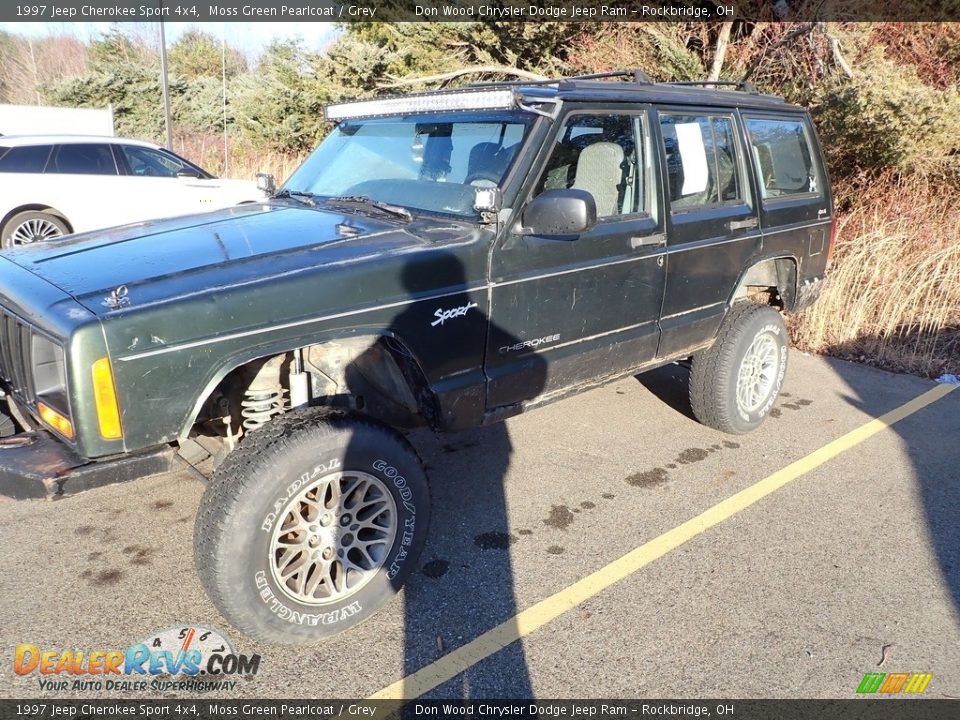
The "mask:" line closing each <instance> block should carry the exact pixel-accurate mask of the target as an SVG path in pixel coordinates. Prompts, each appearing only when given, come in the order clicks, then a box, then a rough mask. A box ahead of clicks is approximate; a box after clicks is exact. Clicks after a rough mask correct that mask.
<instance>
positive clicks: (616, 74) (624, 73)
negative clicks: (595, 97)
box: [465, 68, 653, 88]
mask: <svg viewBox="0 0 960 720" xmlns="http://www.w3.org/2000/svg"><path fill="white" fill-rule="evenodd" d="M606 78H630V79H632V80H633V82H635V83H642V84H646V85H650V84H652V83H653V80H652V79H651V78H650V76H649V75H647V74H646V73H645V72H644V71H643V70H640V69H639V68H635V69H633V70H610V71H609V72H601V73H591V74H590V75H573V76H571V77H559V78H552V79H550V78H548V79H546V80H506V81H497V80H493V81H490V82H478V83H470V84H468V85H466V86H465V87H469V88H476V87H487V86H490V85H497V86H504V85H505V86H516V87H530V86H531V85H558V84H560V83H564V82H571V81H575V80H603V79H606Z"/></svg>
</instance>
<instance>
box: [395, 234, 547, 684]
mask: <svg viewBox="0 0 960 720" xmlns="http://www.w3.org/2000/svg"><path fill="white" fill-rule="evenodd" d="M412 258H413V259H412V260H408V261H407V264H406V265H405V266H404V268H403V269H402V271H401V280H402V282H403V285H404V287H405V289H406V291H407V293H408V295H409V297H410V298H411V299H415V298H416V297H418V295H423V294H425V293H424V289H423V288H424V286H425V282H424V277H425V273H427V274H432V275H434V276H435V277H439V278H442V279H443V281H444V286H445V287H446V288H447V289H448V292H449V289H450V288H452V289H453V292H452V293H450V294H445V295H444V297H443V298H442V301H437V300H432V301H430V302H422V303H416V302H415V303H413V304H410V305H407V306H406V307H405V309H404V310H403V311H402V312H400V313H399V314H397V315H396V317H395V318H394V319H393V321H392V323H391V325H390V332H391V333H392V334H393V335H394V336H395V337H398V338H409V337H413V336H415V335H419V336H420V337H421V338H422V337H426V338H428V339H427V340H425V341H420V342H421V346H420V350H421V351H422V355H423V356H424V357H429V356H431V355H432V356H434V357H436V356H441V355H448V356H449V355H457V354H458V353H450V352H449V350H450V349H451V348H456V347H457V345H458V344H461V347H462V344H469V346H470V347H471V348H473V350H475V352H474V353H473V354H472V355H471V354H470V353H469V352H468V353H459V355H460V356H461V357H468V358H469V362H468V364H470V365H472V367H468V366H465V367H461V368H459V369H457V370H455V373H456V374H459V373H470V372H471V371H473V372H476V374H477V377H478V384H479V385H480V386H481V388H476V390H479V391H480V392H481V395H482V394H483V392H484V391H483V390H482V385H483V383H482V377H483V376H482V373H481V368H480V367H479V363H481V362H482V357H483V354H484V351H485V345H486V338H487V337H489V336H491V335H493V336H496V334H497V330H498V328H493V327H489V326H488V318H487V317H486V313H485V312H484V310H485V303H484V302H483V301H480V302H478V305H477V306H474V305H473V303H474V302H477V295H476V293H474V294H473V295H470V294H468V290H467V282H466V273H465V269H464V266H463V263H462V262H461V260H460V259H459V258H458V257H457V256H456V255H454V254H453V253H452V252H448V251H443V250H438V251H436V252H432V253H429V254H425V253H417V254H415V255H413V256H412ZM433 283H434V284H436V279H434V280H433ZM461 291H462V294H461ZM438 302H439V303H440V304H441V305H442V308H462V307H468V308H469V309H468V310H467V311H466V313H464V315H463V316H456V317H455V318H454V320H452V321H450V322H443V323H440V324H437V323H436V322H431V321H433V320H434V318H435V317H436V312H437V309H438ZM464 320H468V321H469V324H467V323H465V322H464ZM504 335H506V334H504ZM504 342H506V343H507V344H514V343H516V342H519V340H518V339H515V338H513V339H511V338H510V337H509V336H507V337H506V338H505V340H504ZM424 343H425V344H424ZM411 349H412V350H413V352H414V354H418V353H417V348H411ZM526 367H527V373H526V377H525V378H524V380H525V388H526V393H527V394H526V397H528V398H533V397H536V396H537V395H538V394H539V393H540V391H541V389H542V388H543V386H544V384H545V380H546V371H547V368H546V362H545V361H543V360H542V359H541V358H540V356H538V355H536V354H535V353H533V352H532V351H531V352H530V357H529V358H528V362H527V366H526ZM427 374H428V375H429V371H427ZM439 379H440V378H437V377H433V378H430V377H427V382H428V383H431V384H433V383H435V382H437V381H438V380H439ZM481 402H482V398H481ZM408 439H409V440H410V441H411V443H412V444H413V445H414V447H415V448H416V450H417V452H418V453H419V454H420V456H421V459H422V460H423V462H424V466H425V469H426V471H427V475H428V478H429V484H430V491H431V495H432V513H431V517H432V522H431V524H430V525H431V527H430V531H429V536H428V538H427V543H426V546H425V549H424V551H423V555H422V556H421V557H420V559H419V561H418V563H417V565H416V567H415V569H414V572H413V573H412V575H411V576H410V577H409V579H408V580H407V582H406V586H405V590H404V591H403V598H404V648H403V658H404V677H405V678H409V676H410V675H412V674H413V673H416V672H417V671H418V670H420V669H422V668H423V667H425V666H427V665H429V664H430V663H432V662H435V661H436V660H438V659H439V658H441V657H443V656H444V655H446V654H448V653H449V652H451V651H452V650H455V649H456V648H457V647H459V646H461V645H464V644H466V643H468V642H470V641H471V640H473V639H474V638H476V637H477V636H479V635H481V634H482V633H484V632H486V631H488V630H490V629H491V628H493V627H495V626H497V625H499V624H501V623H503V622H508V621H510V619H511V618H513V617H515V616H516V614H517V612H518V608H517V603H516V599H515V596H514V575H513V566H512V563H511V557H510V553H511V550H510V547H511V545H512V543H513V542H514V541H515V540H516V538H515V537H514V535H513V534H512V533H511V526H510V518H509V513H508V509H507V505H506V497H505V492H504V484H505V482H506V478H507V473H508V470H509V468H510V461H511V456H512V454H513V444H512V442H511V440H510V435H509V432H508V429H507V426H506V425H505V424H504V423H503V422H498V423H496V424H493V425H488V426H483V427H479V428H477V429H472V430H465V431H462V432H457V433H443V434H440V433H434V432H433V431H431V430H427V429H424V430H417V431H414V432H411V433H410V434H409V435H408ZM408 683H409V681H408ZM403 695H404V697H405V698H408V699H413V698H415V697H425V698H443V699H467V698H472V697H484V698H494V697H503V698H530V697H532V696H533V688H532V686H531V683H530V677H529V672H528V668H527V663H526V657H525V654H524V651H523V647H522V644H521V643H513V644H511V645H510V646H508V647H507V648H505V649H503V650H501V651H499V652H498V653H497V654H496V661H495V667H494V666H492V665H491V664H489V663H479V664H477V665H474V666H472V667H471V668H470V669H468V670H467V671H466V672H463V673H461V674H458V675H456V676H455V677H454V678H452V679H450V680H448V681H446V682H444V683H442V684H440V685H439V686H437V687H435V688H425V687H423V686H418V685H413V684H406V685H405V686H404V691H403Z"/></svg>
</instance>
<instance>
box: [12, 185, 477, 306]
mask: <svg viewBox="0 0 960 720" xmlns="http://www.w3.org/2000/svg"><path fill="white" fill-rule="evenodd" d="M441 225H442V226H443V227H440V226H441ZM469 232H470V230H469V229H468V228H466V227H464V226H463V225H456V226H451V224H450V223H443V222H440V223H438V222H437V221H436V220H433V221H415V222H412V223H409V224H403V223H396V222H391V221H384V220H379V219H372V218H370V217H366V216H363V215H355V214H345V213H338V212H332V211H325V210H320V209H316V208H307V207H300V206H290V205H286V204H280V203H269V204H267V203H251V204H248V205H241V206H238V207H233V208H228V209H225V210H219V211H215V212H210V213H204V214H202V215H191V216H185V217H178V218H171V219H167V220H157V221H149V222H143V223H136V224H133V225H123V226H120V227H116V228H110V229H107V230H100V231H94V232H89V233H82V234H78V235H72V236H69V237H68V238H67V239H65V240H62V241H57V242H51V243H42V244H37V245H32V246H27V247H21V248H17V249H15V250H8V251H5V252H3V253H0V255H2V256H3V257H5V258H6V259H8V260H10V261H12V262H14V263H16V264H18V265H20V266H21V267H23V268H24V269H26V270H29V271H30V272H32V273H34V274H35V275H37V276H38V277H40V278H43V279H44V280H46V281H47V282H49V283H50V284H52V285H55V286H56V287H58V288H60V289H61V290H63V291H64V292H66V293H68V294H69V295H71V296H72V297H73V298H74V299H75V300H77V302H79V303H80V304H81V305H83V306H84V307H85V308H87V309H88V310H89V311H91V312H93V313H95V314H97V315H103V314H105V313H107V312H109V311H111V310H113V309H115V307H116V303H115V302H113V301H112V298H111V296H112V295H113V294H114V293H115V292H116V291H117V290H118V288H121V287H125V288H126V291H125V295H126V298H127V299H126V300H125V301H124V307H129V308H130V309H135V308H136V307H138V306H143V305H146V304H153V303H157V302H164V301H168V300H174V299H176V298H178V297H183V296H189V295H196V294H198V293H203V292H216V291H217V290H222V289H224V288H228V287H231V286H234V285H240V284H247V283H251V282H256V281H260V280H267V279H269V278H271V277H276V276H282V275H288V274H293V273H298V272H303V271H304V270H308V269H312V268H316V267H317V266H320V265H325V264H343V263H350V262H356V261H358V260H360V259H362V258H366V257H370V256H372V255H376V254H381V253H398V252H407V251H412V250H415V249H417V248H419V247H423V246H425V245H427V244H432V243H434V242H436V241H437V240H442V239H447V238H452V237H457V236H463V235H465V234H468V233H469ZM120 294H121V295H123V294H124V291H122V290H121V291H120Z"/></svg>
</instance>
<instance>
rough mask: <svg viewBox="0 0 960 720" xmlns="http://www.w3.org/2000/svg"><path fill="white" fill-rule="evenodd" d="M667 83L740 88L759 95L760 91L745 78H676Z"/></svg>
mask: <svg viewBox="0 0 960 720" xmlns="http://www.w3.org/2000/svg"><path fill="white" fill-rule="evenodd" d="M665 84H667V85H680V86H689V87H697V86H702V87H707V86H710V85H713V86H717V87H732V88H733V89H734V90H740V91H742V92H748V93H753V94H754V95H759V94H760V91H759V90H757V88H756V87H754V85H753V84H752V83H748V82H747V81H746V80H676V81H674V82H669V83H665Z"/></svg>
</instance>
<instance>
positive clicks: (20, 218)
mask: <svg viewBox="0 0 960 720" xmlns="http://www.w3.org/2000/svg"><path fill="white" fill-rule="evenodd" d="M69 232H70V229H69V228H68V227H67V224H66V223H65V222H64V221H63V220H62V219H61V218H58V217H57V216H56V215H52V214H51V213H46V212H39V211H36V210H28V211H27V212H22V213H17V214H16V215H14V216H13V217H12V218H10V219H9V220H8V221H7V223H6V225H4V226H3V231H2V233H0V237H2V239H3V247H4V248H12V247H17V246H18V245H30V244H31V243H35V242H45V241H47V240H55V239H56V238H58V237H61V236H63V235H66V234H67V233H69Z"/></svg>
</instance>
